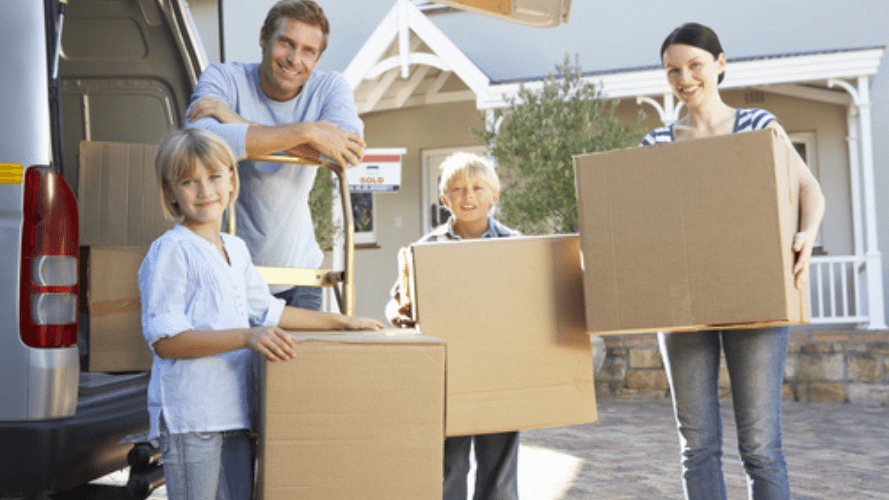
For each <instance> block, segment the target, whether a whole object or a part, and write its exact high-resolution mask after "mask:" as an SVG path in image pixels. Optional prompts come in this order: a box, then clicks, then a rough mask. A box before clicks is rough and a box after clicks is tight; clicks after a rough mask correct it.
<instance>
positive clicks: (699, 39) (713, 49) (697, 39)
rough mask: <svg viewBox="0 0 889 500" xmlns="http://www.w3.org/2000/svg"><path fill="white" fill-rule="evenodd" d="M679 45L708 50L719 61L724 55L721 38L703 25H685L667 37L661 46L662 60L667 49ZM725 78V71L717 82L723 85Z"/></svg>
mask: <svg viewBox="0 0 889 500" xmlns="http://www.w3.org/2000/svg"><path fill="white" fill-rule="evenodd" d="M677 43H678V44H682V45H690V46H692V47H697V48H699V49H703V50H706V51H707V52H709V53H711V54H713V58H714V59H718V58H719V54H722V53H723V50H722V44H720V43H719V37H718V36H716V32H715V31H713V30H712V29H710V28H708V27H707V26H704V25H703V24H698V23H685V24H683V25H682V26H680V27H678V28H676V29H675V30H673V32H672V33H670V34H669V35H667V38H666V39H665V40H664V43H663V44H662V45H661V59H663V58H664V52H666V51H667V47H669V46H670V45H674V44H677ZM723 78H725V71H723V72H722V73H720V74H719V79H718V81H717V82H718V83H722V79H723Z"/></svg>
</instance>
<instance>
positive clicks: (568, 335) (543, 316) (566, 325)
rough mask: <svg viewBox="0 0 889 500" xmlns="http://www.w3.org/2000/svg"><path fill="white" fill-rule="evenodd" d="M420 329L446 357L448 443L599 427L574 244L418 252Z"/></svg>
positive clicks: (415, 288)
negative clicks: (516, 432) (440, 342)
mask: <svg viewBox="0 0 889 500" xmlns="http://www.w3.org/2000/svg"><path fill="white" fill-rule="evenodd" d="M410 252H411V254H412V256H411V257H409V260H410V261H411V265H412V268H413V269H412V271H411V276H412V280H411V281H412V283H411V287H410V288H411V294H410V295H411V298H412V302H413V311H414V314H415V316H416V320H417V322H418V329H419V330H420V331H422V332H423V333H424V334H426V335H431V336H433V337H437V338H440V339H443V340H444V341H445V342H446V343H447V349H448V374H447V377H448V383H447V411H446V433H447V435H448V436H459V435H471V434H486V433H493V432H503V431H514V430H522V429H535V428H543V427H558V426H563V425H573V424H581V423H588V422H595V421H596V418H597V415H596V397H595V392H596V391H595V387H594V383H593V362H592V355H591V349H590V338H589V335H587V333H586V329H585V327H584V326H585V325H584V312H583V285H582V281H583V278H582V275H581V269H580V245H579V242H578V237H577V236H576V235H560V236H539V237H522V238H498V239H484V240H464V241H455V242H437V243H422V244H415V245H413V246H412V247H411V250H410Z"/></svg>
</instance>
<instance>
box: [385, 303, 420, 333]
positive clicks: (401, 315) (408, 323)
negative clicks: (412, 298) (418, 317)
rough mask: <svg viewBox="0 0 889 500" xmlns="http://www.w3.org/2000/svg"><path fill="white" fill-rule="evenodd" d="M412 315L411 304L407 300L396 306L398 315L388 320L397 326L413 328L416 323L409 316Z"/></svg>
mask: <svg viewBox="0 0 889 500" xmlns="http://www.w3.org/2000/svg"><path fill="white" fill-rule="evenodd" d="M412 316H413V312H412V311H411V304H410V302H408V303H407V304H404V305H401V306H400V307H399V308H398V315H397V316H395V317H393V318H391V319H390V320H389V321H391V322H392V324H393V325H395V326H397V327H398V328H413V327H415V326H417V325H416V323H414V320H413V319H412V318H411V317H412Z"/></svg>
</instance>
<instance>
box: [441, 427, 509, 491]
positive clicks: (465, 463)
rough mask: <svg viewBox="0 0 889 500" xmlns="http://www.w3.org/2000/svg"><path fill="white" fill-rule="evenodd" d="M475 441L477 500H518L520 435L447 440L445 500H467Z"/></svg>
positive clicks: (494, 435) (452, 438) (465, 437)
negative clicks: (467, 479) (471, 449)
mask: <svg viewBox="0 0 889 500" xmlns="http://www.w3.org/2000/svg"><path fill="white" fill-rule="evenodd" d="M473 441H475V462H476V471H475V494H474V496H473V498H474V499H475V500H516V499H518V497H519V493H518V490H519V486H518V464H519V433H518V432H503V433H499V434H479V435H477V436H456V437H449V438H446V439H445V445H444V485H443V486H444V495H443V497H444V500H466V495H467V492H468V491H467V487H466V476H467V475H468V474H469V450H470V448H471V445H472V443H473Z"/></svg>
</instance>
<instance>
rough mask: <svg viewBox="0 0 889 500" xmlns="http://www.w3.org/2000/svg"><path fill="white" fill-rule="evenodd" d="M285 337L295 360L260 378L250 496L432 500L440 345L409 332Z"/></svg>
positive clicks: (438, 489) (440, 410)
mask: <svg viewBox="0 0 889 500" xmlns="http://www.w3.org/2000/svg"><path fill="white" fill-rule="evenodd" d="M405 332H408V333H405ZM294 337H295V338H296V341H297V354H296V358H295V359H293V360H291V361H288V362H278V363H268V362H267V363H265V364H264V373H263V376H262V377H261V379H262V388H261V391H260V395H261V399H262V408H263V412H262V426H261V427H262V430H261V439H260V457H261V458H260V476H259V477H260V479H259V483H258V488H259V493H260V496H259V497H258V498H263V499H265V500H284V499H286V500H290V499H293V498H311V499H313V500H341V499H344V498H360V499H362V500H373V499H379V500H399V499H400V500H424V499H428V500H441V495H442V456H443V453H444V450H443V442H444V384H445V346H444V343H443V342H441V341H440V340H438V339H434V338H430V337H427V336H423V335H419V334H417V333H416V332H415V331H411V330H383V331H381V332H356V333H342V334H339V333H329V332H328V333H323V332H314V333H295V334H294Z"/></svg>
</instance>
